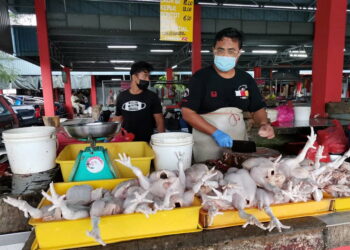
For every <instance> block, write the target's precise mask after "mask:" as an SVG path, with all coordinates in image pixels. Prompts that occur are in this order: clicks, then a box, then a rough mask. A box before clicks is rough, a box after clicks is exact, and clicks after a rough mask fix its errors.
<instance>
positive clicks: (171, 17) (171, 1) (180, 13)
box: [160, 0, 194, 42]
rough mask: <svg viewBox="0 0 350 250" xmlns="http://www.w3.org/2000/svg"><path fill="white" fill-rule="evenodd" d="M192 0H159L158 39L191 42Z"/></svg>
mask: <svg viewBox="0 0 350 250" xmlns="http://www.w3.org/2000/svg"><path fill="white" fill-rule="evenodd" d="M193 8H194V0H161V1H160V40H162V41H177V42H192V37H193Z"/></svg>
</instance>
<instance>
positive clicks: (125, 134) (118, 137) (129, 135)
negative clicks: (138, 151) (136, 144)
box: [110, 128, 135, 142]
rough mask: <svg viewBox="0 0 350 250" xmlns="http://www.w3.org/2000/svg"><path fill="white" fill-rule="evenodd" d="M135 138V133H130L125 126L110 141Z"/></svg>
mask: <svg viewBox="0 0 350 250" xmlns="http://www.w3.org/2000/svg"><path fill="white" fill-rule="evenodd" d="M134 139H135V135H134V134H133V133H129V132H128V131H126V130H125V129H124V128H122V129H121V130H120V132H119V133H118V134H117V135H116V136H114V137H113V139H112V140H111V141H110V142H128V141H133V140H134Z"/></svg>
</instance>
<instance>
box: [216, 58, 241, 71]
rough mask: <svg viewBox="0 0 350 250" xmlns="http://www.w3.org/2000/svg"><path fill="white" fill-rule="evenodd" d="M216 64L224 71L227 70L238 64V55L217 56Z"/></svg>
mask: <svg viewBox="0 0 350 250" xmlns="http://www.w3.org/2000/svg"><path fill="white" fill-rule="evenodd" d="M214 64H215V66H216V67H217V68H218V69H219V70H220V71H222V72H227V71H230V70H231V69H233V68H234V67H235V66H236V57H232V56H215V57H214Z"/></svg>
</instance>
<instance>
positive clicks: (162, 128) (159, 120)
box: [154, 114, 165, 133]
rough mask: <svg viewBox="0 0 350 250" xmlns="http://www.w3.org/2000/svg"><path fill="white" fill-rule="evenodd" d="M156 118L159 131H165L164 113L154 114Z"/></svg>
mask: <svg viewBox="0 0 350 250" xmlns="http://www.w3.org/2000/svg"><path fill="white" fill-rule="evenodd" d="M154 119H155V121H156V128H157V131H158V132H159V133H163V132H165V126H164V118H163V114H154Z"/></svg>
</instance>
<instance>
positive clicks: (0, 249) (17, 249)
mask: <svg viewBox="0 0 350 250" xmlns="http://www.w3.org/2000/svg"><path fill="white" fill-rule="evenodd" d="M23 247H24V243H18V244H12V245H7V246H0V250H21V249H22V248H23Z"/></svg>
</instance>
